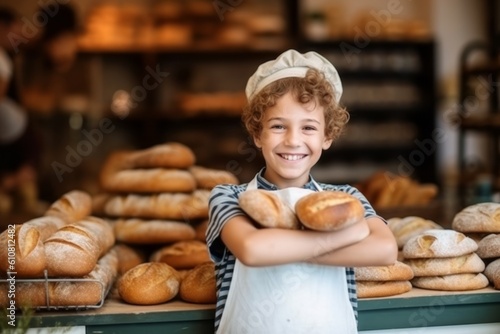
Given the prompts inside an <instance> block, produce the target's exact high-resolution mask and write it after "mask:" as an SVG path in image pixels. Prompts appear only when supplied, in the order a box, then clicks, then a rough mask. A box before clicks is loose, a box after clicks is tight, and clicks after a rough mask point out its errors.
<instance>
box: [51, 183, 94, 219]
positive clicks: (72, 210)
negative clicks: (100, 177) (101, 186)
mask: <svg viewBox="0 0 500 334" xmlns="http://www.w3.org/2000/svg"><path fill="white" fill-rule="evenodd" d="M91 211H92V198H91V197H90V195H89V194H88V193H86V192H84V191H81V190H72V191H70V192H67V193H65V194H64V195H62V196H61V197H60V198H59V199H58V200H56V201H55V202H54V203H52V205H51V206H50V207H49V208H48V209H47V211H46V212H45V216H55V217H59V218H61V219H62V220H64V221H66V222H67V223H74V222H77V221H79V220H80V219H83V218H85V217H86V216H88V215H90V214H91Z"/></svg>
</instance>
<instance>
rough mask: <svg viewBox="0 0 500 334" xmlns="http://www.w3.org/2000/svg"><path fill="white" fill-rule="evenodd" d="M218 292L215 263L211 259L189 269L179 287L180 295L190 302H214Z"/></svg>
mask: <svg viewBox="0 0 500 334" xmlns="http://www.w3.org/2000/svg"><path fill="white" fill-rule="evenodd" d="M216 294H217V292H216V279H215V265H214V263H213V262H211V261H210V262H205V263H202V264H199V265H197V266H196V267H194V268H193V269H191V270H189V272H188V273H187V274H186V276H185V277H184V278H183V279H182V281H181V285H180V288H179V297H180V298H181V299H182V300H184V301H186V302H189V303H197V304H214V303H215V302H216V301H217V295H216Z"/></svg>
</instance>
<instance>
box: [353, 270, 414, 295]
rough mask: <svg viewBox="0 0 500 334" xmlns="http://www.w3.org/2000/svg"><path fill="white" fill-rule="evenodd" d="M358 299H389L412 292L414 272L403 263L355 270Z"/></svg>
mask: <svg viewBox="0 0 500 334" xmlns="http://www.w3.org/2000/svg"><path fill="white" fill-rule="evenodd" d="M354 273H355V277H356V284H357V293H358V298H374V297H387V296H394V295H399V294H403V293H405V292H408V291H410V290H411V288H412V285H411V283H410V280H411V279H412V278H413V276H414V275H413V271H412V270H411V268H410V267H409V266H408V265H406V264H404V263H403V262H400V261H396V262H395V263H394V264H393V265H389V266H370V267H357V268H354Z"/></svg>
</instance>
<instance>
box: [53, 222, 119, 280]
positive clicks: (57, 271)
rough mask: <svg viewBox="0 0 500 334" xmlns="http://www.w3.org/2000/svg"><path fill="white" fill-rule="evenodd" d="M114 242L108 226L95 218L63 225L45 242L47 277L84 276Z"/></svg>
mask: <svg viewBox="0 0 500 334" xmlns="http://www.w3.org/2000/svg"><path fill="white" fill-rule="evenodd" d="M114 242H115V237H114V234H113V229H112V227H111V225H110V224H109V223H107V222H106V221H104V220H102V219H100V218H97V217H93V216H88V217H86V218H85V219H83V220H80V221H78V222H77V223H74V224H71V225H67V226H64V227H63V228H61V229H59V230H58V231H57V232H56V233H54V234H53V235H52V236H51V237H49V238H48V239H47V240H46V241H45V243H44V246H45V254H46V258H47V272H48V275H49V276H52V277H54V276H57V277H82V276H85V275H87V274H89V273H90V272H91V271H92V269H93V268H94V267H95V265H96V263H97V261H98V259H99V258H100V257H101V256H102V255H103V254H104V253H106V252H107V251H108V250H109V249H110V248H111V247H112V246H113V244H114Z"/></svg>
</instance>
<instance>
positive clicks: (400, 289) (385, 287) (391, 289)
mask: <svg viewBox="0 0 500 334" xmlns="http://www.w3.org/2000/svg"><path fill="white" fill-rule="evenodd" d="M356 285H357V294H358V298H376V297H387V296H394V295H400V294H402V293H405V292H408V291H410V290H411V288H412V285H411V283H410V282H409V281H385V282H376V281H360V282H357V283H356Z"/></svg>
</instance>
